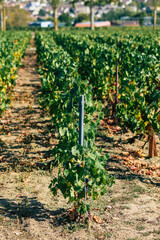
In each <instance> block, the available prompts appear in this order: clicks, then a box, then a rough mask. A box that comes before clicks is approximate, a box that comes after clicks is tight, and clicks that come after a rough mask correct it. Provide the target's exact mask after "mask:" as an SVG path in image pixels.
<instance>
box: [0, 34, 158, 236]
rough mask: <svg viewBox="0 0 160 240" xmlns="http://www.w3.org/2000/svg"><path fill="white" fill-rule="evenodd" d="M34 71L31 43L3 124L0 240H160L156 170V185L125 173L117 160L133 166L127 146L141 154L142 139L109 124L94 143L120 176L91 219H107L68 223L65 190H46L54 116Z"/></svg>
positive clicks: (0, 137)
mask: <svg viewBox="0 0 160 240" xmlns="http://www.w3.org/2000/svg"><path fill="white" fill-rule="evenodd" d="M37 67H38V65H37V62H36V53H35V45H34V41H33V39H32V40H31V45H30V46H29V48H28V49H27V50H26V54H25V56H24V58H23V59H22V65H21V68H20V69H19V72H18V79H17V85H16V87H15V88H14V91H13V95H12V101H11V105H10V107H9V108H8V109H7V111H6V112H5V113H4V115H3V117H2V119H1V123H0V172H1V173H0V239H1V240H11V239H12V240H26V239H30V240H32V239H34V240H55V239H57V240H65V239H67V240H95V239H98V240H106V239H111V240H143V239H144V240H151V239H153V240H160V199H159V196H160V189H159V182H158V181H159V180H158V178H157V177H158V169H156V170H155V173H154V174H155V175H154V174H153V176H154V177H155V179H154V181H152V178H151V177H152V176H150V175H147V177H148V178H144V177H143V175H140V176H141V177H138V175H137V174H138V171H139V170H136V171H134V172H131V171H130V170H131V169H130V170H127V171H126V165H123V164H121V163H120V162H122V161H123V162H124V159H125V162H128V161H134V159H133V158H131V157H132V156H130V152H129V150H127V149H128V148H131V147H132V150H133V148H134V150H137V149H138V148H137V146H139V145H140V144H141V142H139V141H138V142H136V145H135V146H134V145H128V144H126V139H128V138H129V137H132V136H131V135H127V134H128V133H127V134H126V135H127V136H126V135H124V136H123V139H122V143H119V142H118V139H119V137H120V133H118V131H119V130H116V132H115V134H113V131H112V128H114V127H112V125H110V130H109V131H110V135H109V134H108V135H106V133H105V131H103V130H102V131H100V132H99V135H98V136H97V141H98V142H97V145H101V146H102V148H103V152H104V153H108V154H109V161H108V163H107V168H108V169H110V172H111V174H113V175H114V176H115V184H114V186H112V187H111V188H110V189H108V192H107V194H106V195H105V196H103V197H102V198H100V199H98V200H96V201H91V212H92V214H93V215H95V216H100V218H101V219H102V220H103V221H102V223H101V224H98V223H96V222H94V221H91V222H90V227H89V229H88V228H87V227H86V226H84V224H82V222H74V221H69V219H68V213H67V209H68V208H69V207H71V206H70V204H68V201H67V200H65V199H64V198H63V197H62V195H61V194H60V193H59V194H58V195H57V196H56V197H53V196H52V194H51V193H50V190H49V189H48V186H49V183H50V180H51V178H52V176H53V175H54V174H55V172H56V171H57V169H56V167H55V168H54V170H53V171H52V172H51V173H50V171H46V170H45V169H46V168H48V163H50V161H52V160H53V157H52V155H51V148H52V147H53V146H54V144H55V139H54V135H53V134H51V133H50V130H51V128H52V126H51V124H50V121H49V118H48V117H47V116H46V115H45V113H44V111H43V110H42V108H41V107H40V105H39V95H40V87H41V83H40V76H39V75H38V73H37V70H36V69H37ZM106 131H107V130H106ZM158 144H159V143H158ZM122 147H123V151H122ZM127 151H128V152H127ZM122 153H123V154H122ZM124 153H125V155H124ZM126 153H127V154H126ZM120 157H121V158H120ZM128 159H129V160H128ZM143 161H145V159H143ZM148 161H149V160H148ZM156 161H157V164H158V163H159V160H158V159H156ZM136 167H137V166H135V168H136ZM38 168H40V169H38ZM42 168H44V170H42ZM146 171H148V169H146ZM145 176H146V175H145ZM144 180H145V181H144Z"/></svg>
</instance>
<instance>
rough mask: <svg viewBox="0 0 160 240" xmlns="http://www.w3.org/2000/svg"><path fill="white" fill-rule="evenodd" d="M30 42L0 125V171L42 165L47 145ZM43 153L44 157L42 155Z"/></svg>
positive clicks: (48, 125)
mask: <svg viewBox="0 0 160 240" xmlns="http://www.w3.org/2000/svg"><path fill="white" fill-rule="evenodd" d="M35 50H36V49H35V46H34V41H33V39H32V41H31V46H30V48H28V49H27V50H26V54H25V56H24V58H23V59H22V64H21V68H20V69H19V71H18V79H17V84H16V87H15V88H14V90H13V95H12V99H11V106H10V107H9V108H8V109H7V111H6V112H5V113H4V115H3V117H2V119H1V123H0V146H1V148H0V153H1V157H0V162H1V164H0V170H1V171H3V170H4V171H7V170H10V169H14V170H16V171H18V170H19V169H25V168H26V167H27V168H28V167H30V168H32V167H35V162H36V163H39V164H40V163H43V162H44V161H45V162H46V159H47V158H49V157H50V156H48V154H49V148H50V147H51V144H50V142H49V140H50V133H49V128H50V127H51V126H50V123H49V119H48V118H47V117H46V118H45V117H44V114H43V110H42V108H41V107H40V105H39V94H40V86H41V83H40V76H39V75H38V73H37V71H36V68H37V62H36V53H35ZM46 154H47V155H46Z"/></svg>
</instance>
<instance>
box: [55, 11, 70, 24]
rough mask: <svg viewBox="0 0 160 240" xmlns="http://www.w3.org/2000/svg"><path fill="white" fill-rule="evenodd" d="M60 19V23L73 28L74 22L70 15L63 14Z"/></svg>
mask: <svg viewBox="0 0 160 240" xmlns="http://www.w3.org/2000/svg"><path fill="white" fill-rule="evenodd" d="M58 19H59V21H60V22H64V23H65V25H66V26H71V24H72V20H73V18H72V17H71V16H70V15H69V13H63V14H62V15H61V16H59V18H58Z"/></svg>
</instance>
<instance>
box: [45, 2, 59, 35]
mask: <svg viewBox="0 0 160 240" xmlns="http://www.w3.org/2000/svg"><path fill="white" fill-rule="evenodd" d="M47 1H48V3H49V4H50V6H51V7H52V9H53V12H54V30H55V31H57V30H58V14H57V10H58V6H59V4H60V2H61V0H47Z"/></svg>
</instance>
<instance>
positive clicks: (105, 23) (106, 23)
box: [75, 21, 111, 27]
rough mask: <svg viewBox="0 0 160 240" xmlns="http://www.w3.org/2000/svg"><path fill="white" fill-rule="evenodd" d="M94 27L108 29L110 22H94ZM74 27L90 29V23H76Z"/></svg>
mask: <svg viewBox="0 0 160 240" xmlns="http://www.w3.org/2000/svg"><path fill="white" fill-rule="evenodd" d="M94 26H95V27H110V26H111V22H110V21H99V22H96V21H95V22H94ZM75 27H91V23H90V22H81V23H76V24H75Z"/></svg>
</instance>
